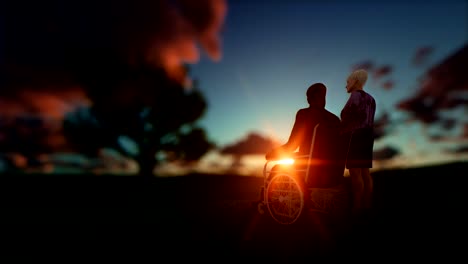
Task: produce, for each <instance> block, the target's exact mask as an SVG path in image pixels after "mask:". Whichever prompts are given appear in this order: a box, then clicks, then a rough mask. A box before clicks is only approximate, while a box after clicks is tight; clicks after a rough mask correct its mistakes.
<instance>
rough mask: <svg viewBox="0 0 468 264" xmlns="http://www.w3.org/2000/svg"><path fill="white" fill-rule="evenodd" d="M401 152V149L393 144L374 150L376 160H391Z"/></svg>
mask: <svg viewBox="0 0 468 264" xmlns="http://www.w3.org/2000/svg"><path fill="white" fill-rule="evenodd" d="M398 154H400V151H399V150H398V149H396V148H394V147H392V146H386V147H383V148H381V149H378V150H375V151H374V156H373V158H374V160H377V161H382V160H389V159H391V158H393V157H395V156H396V155H398Z"/></svg>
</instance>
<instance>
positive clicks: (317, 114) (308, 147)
mask: <svg viewBox="0 0 468 264" xmlns="http://www.w3.org/2000/svg"><path fill="white" fill-rule="evenodd" d="M306 95H307V102H308V103H309V107H308V108H303V109H300V110H298V111H297V113H296V120H295V123H294V126H293V129H292V131H291V134H290V137H289V140H288V142H286V144H284V145H282V146H280V147H278V148H276V149H273V150H271V151H270V152H268V153H267V154H266V159H267V162H266V164H265V167H264V171H263V173H264V177H265V178H264V179H265V182H264V186H263V187H262V188H261V191H260V200H259V202H258V203H257V205H258V210H259V212H260V213H263V212H264V210H263V206H265V205H266V207H267V208H268V210H269V211H270V214H271V216H272V217H273V218H274V219H275V220H276V221H277V222H279V223H281V224H291V223H294V222H295V221H296V220H297V219H298V218H299V216H300V215H301V212H302V211H303V209H304V208H305V205H306V204H307V205H309V204H310V205H313V206H312V207H313V208H312V207H310V209H318V210H319V211H326V210H328V209H329V208H332V207H336V206H334V205H331V203H334V202H333V199H331V200H330V199H324V197H325V196H328V195H329V194H330V190H333V187H336V186H342V185H341V183H342V180H343V176H344V169H345V162H346V146H347V145H346V144H345V142H344V140H343V139H342V136H341V135H340V126H341V122H340V119H339V118H338V117H337V116H336V115H334V114H333V113H331V112H329V111H328V110H326V109H325V97H326V87H325V85H323V84H322V83H315V84H313V85H311V86H310V87H309V88H308V89H307V93H306ZM285 157H289V158H292V159H291V161H292V160H293V161H294V163H293V164H288V165H283V164H281V162H278V160H279V159H284V158H285ZM270 162H271V163H273V164H276V165H274V166H273V168H271V170H267V167H268V166H267V165H269V164H270ZM309 191H310V192H309ZM339 192H340V191H338V193H339ZM323 194H325V196H324V195H323ZM341 200H342V199H341ZM330 201H331V202H330Z"/></svg>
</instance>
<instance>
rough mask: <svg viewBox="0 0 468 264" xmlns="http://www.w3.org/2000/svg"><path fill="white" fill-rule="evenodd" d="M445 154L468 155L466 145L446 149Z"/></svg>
mask: <svg viewBox="0 0 468 264" xmlns="http://www.w3.org/2000/svg"><path fill="white" fill-rule="evenodd" d="M447 152H449V153H452V154H466V153H468V145H465V146H459V147H455V148H452V149H448V150H447Z"/></svg>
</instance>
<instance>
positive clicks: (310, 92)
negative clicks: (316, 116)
mask: <svg viewBox="0 0 468 264" xmlns="http://www.w3.org/2000/svg"><path fill="white" fill-rule="evenodd" d="M306 95H307V102H308V103H309V105H314V106H319V107H325V96H326V95H327V87H326V86H325V85H324V84H323V83H314V84H312V85H311V86H310V87H309V89H307V92H306Z"/></svg>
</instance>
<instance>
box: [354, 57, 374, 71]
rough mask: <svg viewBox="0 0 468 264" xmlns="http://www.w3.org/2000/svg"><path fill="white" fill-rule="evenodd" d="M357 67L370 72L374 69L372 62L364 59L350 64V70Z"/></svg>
mask: <svg viewBox="0 0 468 264" xmlns="http://www.w3.org/2000/svg"><path fill="white" fill-rule="evenodd" d="M358 69H364V70H366V71H368V72H370V71H372V70H373V69H374V62H372V61H371V60H365V61H361V62H359V63H356V64H354V65H353V66H351V71H355V70H358Z"/></svg>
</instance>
